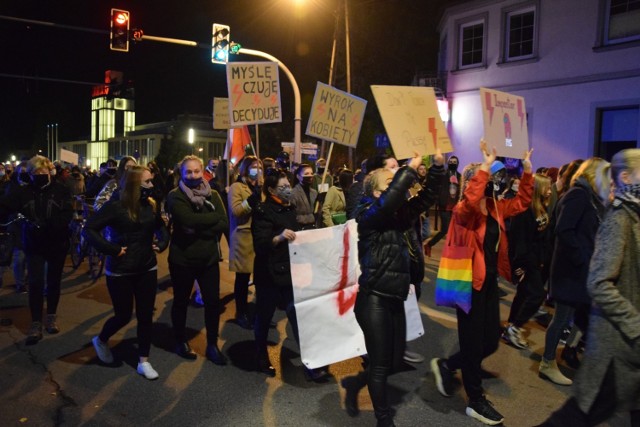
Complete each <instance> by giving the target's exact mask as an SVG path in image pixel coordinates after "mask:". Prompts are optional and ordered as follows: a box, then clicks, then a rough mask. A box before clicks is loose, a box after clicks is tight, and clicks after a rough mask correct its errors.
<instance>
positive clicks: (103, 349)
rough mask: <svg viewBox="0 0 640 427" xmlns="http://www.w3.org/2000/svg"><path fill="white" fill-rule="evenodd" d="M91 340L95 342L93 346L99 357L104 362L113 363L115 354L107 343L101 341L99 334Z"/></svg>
mask: <svg viewBox="0 0 640 427" xmlns="http://www.w3.org/2000/svg"><path fill="white" fill-rule="evenodd" d="M91 342H92V343H93V348H94V349H95V350H96V354H97V355H98V359H100V361H101V362H102V363H107V364H108V363H113V354H112V353H111V349H110V348H109V346H108V345H107V343H104V342H102V341H100V338H99V337H98V336H97V335H96V336H95V337H93V338H92V339H91Z"/></svg>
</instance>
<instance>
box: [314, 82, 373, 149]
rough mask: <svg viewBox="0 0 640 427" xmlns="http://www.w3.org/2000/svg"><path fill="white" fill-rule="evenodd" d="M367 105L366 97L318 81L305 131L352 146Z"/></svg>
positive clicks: (356, 141)
mask: <svg viewBox="0 0 640 427" xmlns="http://www.w3.org/2000/svg"><path fill="white" fill-rule="evenodd" d="M366 107H367V101H366V100H364V99H362V98H358V97H357V96H353V95H351V94H349V93H347V92H343V91H341V90H338V89H336V88H334V87H332V86H329V85H326V84H324V83H320V82H318V83H317V84H316V93H315V95H314V96H313V104H312V105H311V115H310V116H309V123H308V124H307V131H306V132H305V133H306V134H307V135H309V136H314V137H316V138H320V139H324V140H325V141H331V142H335V143H336V144H340V145H346V146H347V147H355V146H356V144H357V143H358V137H359V136H360V128H361V127H362V119H363V117H364V110H365V108H366Z"/></svg>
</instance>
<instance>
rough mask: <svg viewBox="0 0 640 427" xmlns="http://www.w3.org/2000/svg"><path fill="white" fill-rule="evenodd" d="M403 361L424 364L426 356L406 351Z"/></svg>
mask: <svg viewBox="0 0 640 427" xmlns="http://www.w3.org/2000/svg"><path fill="white" fill-rule="evenodd" d="M403 359H404V361H405V362H409V363H422V362H424V356H423V355H421V354H418V353H415V352H413V351H409V350H405V351H404V356H403Z"/></svg>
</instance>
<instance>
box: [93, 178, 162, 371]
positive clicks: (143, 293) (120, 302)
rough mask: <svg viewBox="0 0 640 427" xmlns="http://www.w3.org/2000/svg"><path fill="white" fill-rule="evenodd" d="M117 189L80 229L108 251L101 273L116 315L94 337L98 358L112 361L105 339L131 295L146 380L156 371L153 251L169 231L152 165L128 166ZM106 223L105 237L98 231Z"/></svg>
mask: <svg viewBox="0 0 640 427" xmlns="http://www.w3.org/2000/svg"><path fill="white" fill-rule="evenodd" d="M118 188H119V190H118V192H116V193H114V194H113V196H112V197H111V198H110V199H109V201H108V202H107V203H105V204H104V205H103V206H102V208H101V209H100V210H99V211H97V212H96V213H95V214H94V215H93V216H92V217H90V218H89V220H88V221H87V224H86V226H85V229H84V233H85V237H86V238H87V240H88V241H89V244H91V245H93V246H95V247H96V249H98V250H99V251H100V252H102V253H104V254H105V255H107V260H106V267H105V275H106V277H107V288H108V289H109V295H110V296H111V302H112V303H113V311H114V315H113V317H111V318H110V319H109V320H107V321H106V322H105V324H104V326H103V327H102V331H101V332H100V334H99V335H97V336H95V337H94V338H93V340H92V342H93V346H94V348H95V350H96V353H97V355H98V358H99V359H100V360H101V361H102V362H104V363H112V362H113V355H112V354H111V350H110V349H109V347H108V345H107V342H108V340H109V338H110V337H111V336H112V335H114V334H115V333H116V332H118V331H119V330H120V329H121V328H122V327H124V326H125V325H126V324H127V323H129V321H130V320H131V315H132V313H133V302H134V300H135V308H136V319H137V320H138V328H137V329H138V354H139V363H138V368H137V371H138V373H139V374H140V375H142V376H144V377H145V378H147V379H149V380H154V379H156V378H158V373H157V372H156V371H155V369H153V367H152V366H151V364H150V363H149V362H148V358H149V350H150V348H151V328H152V324H153V306H154V303H155V299H156V288H157V285H158V264H157V262H156V252H161V251H163V250H164V249H166V248H167V245H168V244H169V233H168V231H167V228H166V226H165V224H164V222H163V220H162V217H161V215H160V209H159V206H157V204H156V202H155V201H154V200H153V199H151V198H150V195H151V194H152V192H153V184H152V176H151V171H149V169H148V168H146V167H144V166H133V167H131V168H130V169H128V170H127V171H126V172H125V173H124V175H123V177H122V180H121V181H120V183H119V185H118ZM107 227H108V229H109V240H106V239H105V238H104V237H103V235H102V233H101V232H102V230H103V229H104V228H107Z"/></svg>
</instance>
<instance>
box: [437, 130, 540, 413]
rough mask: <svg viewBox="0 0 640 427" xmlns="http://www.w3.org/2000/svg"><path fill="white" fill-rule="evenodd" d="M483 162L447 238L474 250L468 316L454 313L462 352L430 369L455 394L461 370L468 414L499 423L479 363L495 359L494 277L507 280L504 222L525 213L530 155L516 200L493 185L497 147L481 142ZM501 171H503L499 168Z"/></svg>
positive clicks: (470, 171) (465, 189) (471, 175)
mask: <svg viewBox="0 0 640 427" xmlns="http://www.w3.org/2000/svg"><path fill="white" fill-rule="evenodd" d="M480 149H481V150H482V154H483V156H484V162H483V163H481V164H480V165H477V164H476V165H475V166H471V167H469V166H467V167H466V168H465V170H464V172H463V178H462V198H461V200H460V202H458V204H457V205H456V206H455V208H454V209H453V217H452V220H451V225H450V228H449V233H452V232H453V234H454V236H456V240H457V241H455V242H453V244H455V245H457V246H465V245H470V246H471V247H472V248H473V249H474V252H473V267H472V268H473V275H472V283H473V289H472V297H471V311H469V313H465V312H464V311H463V310H461V309H457V317H458V340H459V342H460V351H459V352H457V353H456V354H454V355H453V356H450V357H449V358H448V359H433V360H432V361H431V369H432V371H433V374H434V376H435V380H436V386H437V387H438V391H439V392H440V393H441V394H442V395H444V396H447V397H448V396H451V395H452V394H453V390H452V386H453V375H454V374H455V371H456V370H458V369H461V370H462V382H463V384H464V388H465V391H466V393H467V397H468V399H469V402H468V404H467V408H466V414H467V415H468V416H470V417H472V418H475V419H477V420H479V421H481V422H483V423H485V424H489V425H496V424H500V423H501V422H502V421H503V420H504V417H503V416H502V415H501V414H500V413H499V412H498V411H496V410H495V409H494V408H493V405H492V404H491V403H490V402H489V401H488V400H487V399H486V397H485V396H484V394H483V390H482V379H481V367H480V364H481V363H482V360H483V359H484V358H486V357H488V356H489V355H491V354H493V353H494V352H495V351H496V349H497V348H498V341H499V339H500V310H499V308H500V307H499V296H498V283H497V281H498V275H500V276H502V277H504V278H506V279H507V280H511V268H510V266H509V256H508V245H507V233H506V229H505V225H504V220H505V219H506V218H510V217H512V216H515V215H517V214H519V213H521V212H524V211H526V210H527V209H528V207H529V204H530V203H531V194H532V192H533V177H532V175H531V170H532V168H531V162H530V161H529V157H530V156H531V151H528V152H526V153H525V158H524V160H523V165H524V174H523V175H522V178H521V181H520V189H519V191H518V194H517V195H516V197H515V198H513V199H509V200H505V199H502V200H498V199H497V194H496V189H495V186H494V180H493V179H492V175H495V174H496V173H497V172H499V170H501V169H502V168H503V167H504V165H502V163H500V162H497V161H496V150H495V148H494V149H493V150H492V152H491V153H490V152H489V150H488V148H487V144H486V142H485V141H484V140H483V141H481V142H480ZM501 166H502V167H501Z"/></svg>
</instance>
